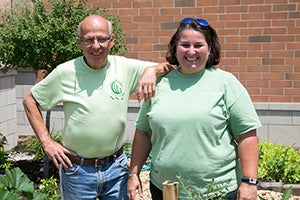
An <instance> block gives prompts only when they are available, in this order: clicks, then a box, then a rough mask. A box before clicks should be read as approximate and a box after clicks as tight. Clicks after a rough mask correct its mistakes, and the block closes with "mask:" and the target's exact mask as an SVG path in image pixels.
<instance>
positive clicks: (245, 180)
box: [242, 176, 258, 185]
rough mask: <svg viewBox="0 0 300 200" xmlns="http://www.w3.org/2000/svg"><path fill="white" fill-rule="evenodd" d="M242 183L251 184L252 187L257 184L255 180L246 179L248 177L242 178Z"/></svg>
mask: <svg viewBox="0 0 300 200" xmlns="http://www.w3.org/2000/svg"><path fill="white" fill-rule="evenodd" d="M242 182H244V183H249V184H252V185H257V184H258V180H257V179H256V178H248V177H245V176H243V177H242Z"/></svg>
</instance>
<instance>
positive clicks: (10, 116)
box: [0, 70, 18, 149]
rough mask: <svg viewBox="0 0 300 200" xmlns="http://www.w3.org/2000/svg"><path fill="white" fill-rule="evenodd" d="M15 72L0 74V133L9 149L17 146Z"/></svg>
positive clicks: (6, 147)
mask: <svg viewBox="0 0 300 200" xmlns="http://www.w3.org/2000/svg"><path fill="white" fill-rule="evenodd" d="M16 73H17V72H16V71H14V70H10V71H8V72H7V73H5V74H4V73H1V72H0V133H2V134H3V135H4V136H5V137H6V139H7V141H8V145H6V146H5V149H10V148H12V147H14V146H15V145H16V144H17V138H18V133H17V112H16V106H17V103H16V88H15V75H16Z"/></svg>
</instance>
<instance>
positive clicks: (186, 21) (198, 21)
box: [180, 17, 209, 26]
mask: <svg viewBox="0 0 300 200" xmlns="http://www.w3.org/2000/svg"><path fill="white" fill-rule="evenodd" d="M194 20H195V21H196V22H197V23H198V24H200V25H201V26H208V25H209V23H208V21H206V20H205V19H200V18H191V17H188V18H184V19H182V20H181V21H180V23H183V24H187V23H190V22H192V21H194Z"/></svg>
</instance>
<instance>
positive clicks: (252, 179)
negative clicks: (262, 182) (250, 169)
mask: <svg viewBox="0 0 300 200" xmlns="http://www.w3.org/2000/svg"><path fill="white" fill-rule="evenodd" d="M249 183H252V184H257V183H258V181H257V180H256V179H255V178H249Z"/></svg>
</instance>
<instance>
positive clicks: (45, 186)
mask: <svg viewBox="0 0 300 200" xmlns="http://www.w3.org/2000/svg"><path fill="white" fill-rule="evenodd" d="M38 191H39V192H41V193H45V194H47V195H48V196H49V198H48V200H59V199H61V195H60V193H59V188H58V185H57V180H56V178H54V177H53V176H52V177H51V178H49V179H42V180H41V185H40V186H39V190H38Z"/></svg>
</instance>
